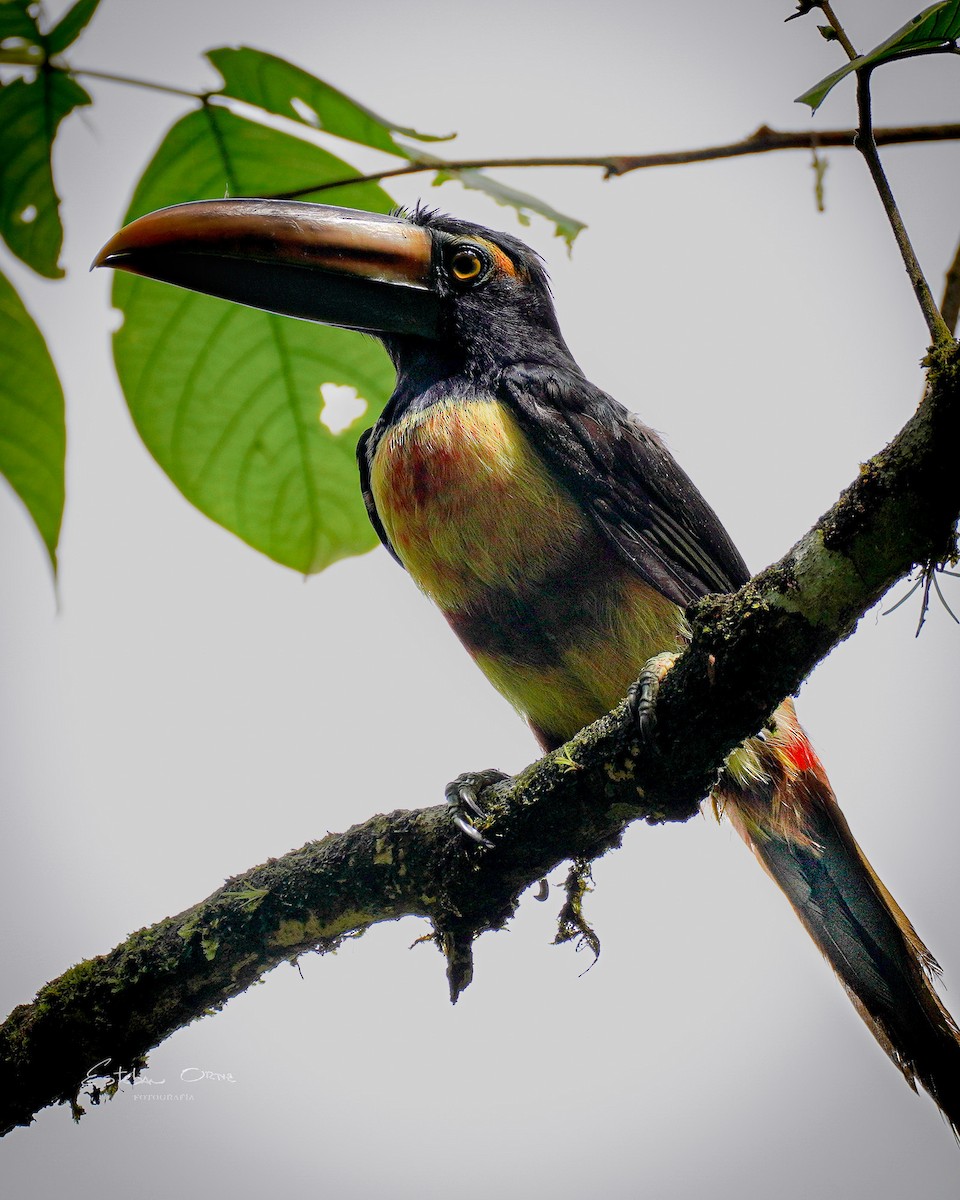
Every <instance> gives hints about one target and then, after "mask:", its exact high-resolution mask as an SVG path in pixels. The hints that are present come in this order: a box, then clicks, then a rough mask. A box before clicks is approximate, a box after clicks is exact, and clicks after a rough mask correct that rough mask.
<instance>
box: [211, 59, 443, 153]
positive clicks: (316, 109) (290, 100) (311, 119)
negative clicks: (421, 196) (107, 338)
mask: <svg viewBox="0 0 960 1200" xmlns="http://www.w3.org/2000/svg"><path fill="white" fill-rule="evenodd" d="M207 58H209V60H210V61H211V62H212V63H213V65H214V66H215V67H216V69H217V70H218V71H219V72H220V74H221V75H222V76H223V80H224V85H223V87H222V89H221V90H220V93H219V94H220V95H222V96H229V97H231V98H232V99H234V100H243V101H244V102H245V103H247V104H253V105H256V107H257V108H262V109H264V110H265V111H266V112H270V113H276V115H277V116H280V117H288V118H290V119H291V120H293V121H300V122H301V123H302V124H304V125H309V126H310V128H311V129H322V130H324V132H325V133H332V134H335V135H336V136H337V137H341V138H346V139H347V141H350V142H357V143H359V144H360V145H361V146H372V147H373V148H374V149H375V150H384V151H386V153H387V154H398V155H401V156H403V157H407V152H406V151H405V150H403V149H402V148H401V147H400V146H398V145H397V143H396V142H395V141H394V140H393V138H392V136H391V134H392V133H401V134H403V135H404V136H405V137H412V138H416V139H417V140H418V141H422V142H439V141H444V140H445V138H444V137H438V136H434V135H433V134H429V133H417V131H416V130H415V129H406V128H404V126H402V125H395V124H394V123H393V122H392V121H388V120H386V118H384V117H378V116H377V114H376V113H374V112H371V111H370V109H369V108H364V106H363V105H362V104H358V103H357V102H356V100H351V99H350V97H349V96H345V95H344V94H343V92H340V91H338V90H337V89H336V88H335V87H331V86H330V84H329V83H324V82H323V80H321V79H317V78H316V77H315V76H313V75H310V74H308V72H306V71H304V70H302V69H301V68H300V67H295V66H294V65H293V63H289V62H286V61H285V60H284V59H282V58H276V57H275V56H274V55H273V54H267V53H265V52H264V51H263V50H254V49H252V48H251V47H249V46H240V47H230V46H221V47H220V48H219V49H217V50H209V51H208V52H207ZM452 136H453V135H452V134H447V135H446V137H447V138H449V137H452Z"/></svg>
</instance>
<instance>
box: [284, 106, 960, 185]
mask: <svg viewBox="0 0 960 1200" xmlns="http://www.w3.org/2000/svg"><path fill="white" fill-rule="evenodd" d="M856 137H857V131H856V130H855V129H826V130H822V131H821V132H819V133H817V132H806V131H800V130H786V131H782V130H776V129H771V128H769V126H767V125H761V126H760V128H759V129H757V130H756V132H755V133H752V134H750V135H749V137H746V138H743V139H742V140H741V141H739V142H728V143H725V144H724V145H720V146H705V147H704V148H702V149H700V150H671V151H667V152H665V153H661V154H611V155H604V156H599V157H591V156H585V155H574V156H572V157H571V156H566V157H564V156H557V157H552V156H538V157H518V158H460V159H449V160H446V161H444V162H442V163H439V162H438V161H437V160H436V159H435V158H432V159H431V160H430V161H429V162H427V161H426V160H424V159H418V158H416V157H412V158H411V160H410V162H408V163H405V164H404V166H402V167H390V168H388V169H387V170H384V171H373V172H371V173H370V174H369V175H359V174H358V175H350V176H345V177H343V178H340V179H332V180H325V181H324V182H322V183H318V184H316V185H315V186H314V187H305V188H297V190H296V191H293V192H284V193H282V194H277V196H276V197H275V198H276V199H279V200H294V199H296V197H297V196H307V195H310V194H312V193H314V192H325V191H330V190H332V189H333V188H339V187H346V186H347V185H348V184H353V183H379V182H381V181H382V180H384V179H396V178H399V177H400V176H401V175H418V174H423V173H424V172H426V171H437V170H443V171H479V170H496V169H498V168H507V167H594V168H597V169H599V170H601V171H603V172H604V175H605V177H606V178H607V179H609V178H610V177H611V176H618V175H627V174H629V172H631V171H642V170H645V169H647V168H650V167H679V166H686V165H687V164H689V163H702V162H713V161H715V160H716V159H723V158H739V157H743V156H745V155H748V154H767V153H770V152H771V151H775V150H814V149H821V150H822V149H831V148H834V149H848V148H850V147H852V146H854V145H855V143H856ZM874 138H875V140H876V142H877V144H878V145H885V146H896V145H906V144H908V143H915V142H943V141H957V140H958V139H960V124H954V125H902V126H892V127H890V128H887V129H877V130H874Z"/></svg>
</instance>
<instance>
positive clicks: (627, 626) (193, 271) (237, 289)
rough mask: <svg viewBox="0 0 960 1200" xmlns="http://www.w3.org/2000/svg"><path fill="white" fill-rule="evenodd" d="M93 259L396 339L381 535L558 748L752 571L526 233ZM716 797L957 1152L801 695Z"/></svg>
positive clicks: (887, 920)
mask: <svg viewBox="0 0 960 1200" xmlns="http://www.w3.org/2000/svg"><path fill="white" fill-rule="evenodd" d="M97 265H99V266H110V267H116V268H120V269H122V270H126V271H132V272H135V273H138V274H141V275H146V276H150V277H152V278H155V279H161V280H165V281H167V282H168V283H173V284H178V285H179V286H181V287H187V288H192V289H194V290H196V291H201V292H206V293H209V294H212V295H215V296H222V297H224V298H226V299H229V300H234V301H238V302H240V303H242V304H248V305H252V306H254V307H257V308H263V309H267V310H269V311H271V312H274V313H283V314H288V315H290V316H294V317H302V318H307V319H311V320H315V321H321V322H325V323H328V324H331V325H339V326H344V327H347V328H351V329H358V330H363V331H366V332H368V333H372V334H375V335H376V336H377V337H379V338H380V339H381V341H382V342H383V344H384V346H385V347H386V349H387V352H388V353H389V355H390V357H391V359H392V360H393V363H394V365H395V367H396V372H397V382H396V390H395V391H394V393H393V396H392V397H391V399H390V401H389V403H388V404H387V407H386V408H385V410H384V412H383V414H382V416H381V417H380V419H379V420H378V421H377V423H376V425H374V427H373V428H372V429H371V430H369V431H368V432H367V433H366V434H365V435H364V437H363V439H362V441H361V442H360V445H359V462H360V479H361V486H362V489H363V495H364V498H365V500H366V504H367V509H368V512H369V514H370V519H371V521H372V522H373V525H374V527H375V529H376V531H377V533H378V534H379V536H380V540H381V541H382V542H383V544H384V545H385V546H386V548H387V549H388V550H389V551H390V553H391V554H392V555H393V556H394V558H396V559H397V560H398V561H399V562H400V563H401V565H402V566H403V567H405V568H406V570H407V571H408V572H409V573H410V575H411V576H412V577H413V579H414V581H415V582H416V583H417V585H418V586H419V587H420V588H421V590H422V591H424V592H425V593H426V594H427V596H429V597H430V599H431V600H433V601H434V603H435V604H437V605H438V606H439V607H440V609H441V611H442V612H443V614H444V616H445V617H446V619H447V620H448V622H449V623H450V625H451V627H452V628H453V630H454V632H455V633H456V634H457V636H458V637H459V638H460V640H461V641H462V642H463V644H464V645H465V646H466V648H467V650H468V651H469V652H470V654H471V655H472V656H473V658H474V659H475V661H476V663H477V665H478V666H479V667H480V669H481V670H482V671H483V672H484V674H485V675H486V676H487V677H488V678H489V679H490V681H491V682H492V683H493V685H494V686H495V687H496V688H497V689H498V690H499V691H500V692H502V693H503V695H504V696H505V697H506V698H507V699H508V700H509V701H510V702H511V704H513V705H514V707H515V708H517V709H518V710H519V712H520V713H521V714H522V715H523V716H524V717H525V718H526V719H527V721H528V722H529V724H530V727H531V729H532V730H533V733H534V735H535V736H536V738H537V741H538V742H539V743H540V745H541V746H542V747H543V748H544V750H551V749H554V748H555V747H557V746H559V745H561V744H562V743H563V742H565V741H567V740H568V739H569V738H570V737H572V736H573V735H574V734H575V733H577V731H578V730H580V729H581V728H582V727H583V726H585V725H587V724H588V723H590V722H592V721H594V720H595V719H597V718H598V717H600V716H602V715H603V714H604V713H606V712H607V711H609V710H610V709H611V708H613V707H614V706H615V705H616V704H617V703H618V701H620V700H621V698H622V697H623V696H624V695H625V694H626V693H627V692H628V690H629V689H630V688H631V685H633V684H634V681H635V680H636V679H637V678H638V676H639V675H640V673H641V670H642V668H643V667H644V664H645V663H647V662H648V660H650V659H652V658H654V656H659V655H662V654H664V653H665V652H666V653H669V652H677V651H679V650H681V649H682V648H683V646H684V644H685V642H686V641H687V638H688V628H687V624H686V622H685V620H684V609H685V607H686V606H688V605H689V604H691V603H692V602H693V601H695V600H697V599H698V598H699V597H701V596H704V595H705V594H707V593H710V592H728V591H732V590H734V589H736V588H738V587H740V586H741V585H742V584H743V583H745V582H746V581H747V579H748V577H749V572H748V571H747V568H746V566H745V565H744V562H743V559H742V558H741V557H740V555H739V553H738V552H737V550H736V548H735V546H734V545H733V542H732V541H731V540H730V537H729V536H728V534H727V533H726V531H725V530H724V528H723V526H722V525H721V524H720V521H719V519H718V518H717V516H716V515H715V513H714V512H713V510H712V509H711V508H710V507H709V505H708V504H707V503H706V501H705V500H704V499H703V497H702V496H701V495H700V493H699V492H698V491H697V489H696V487H694V485H693V483H692V482H691V481H690V479H689V478H688V477H687V475H685V474H684V472H683V471H682V470H681V468H680V467H679V466H678V465H677V463H676V462H675V461H674V459H673V458H672V457H671V455H670V453H669V452H668V451H667V449H666V448H665V447H664V445H663V443H662V442H661V441H660V439H659V438H658V436H657V435H656V434H655V433H654V432H653V431H652V430H650V429H649V428H647V426H645V425H644V424H643V423H642V422H641V421H640V420H638V418H637V417H636V416H634V414H633V413H631V412H629V411H628V410H627V409H626V408H624V407H623V406H622V405H621V404H618V403H617V402H616V401H615V400H613V399H612V398H611V397H610V396H608V395H606V394H605V393H604V392H602V391H601V390H600V389H599V388H598V387H595V386H594V385H593V384H592V383H590V382H589V381H588V380H587V379H586V378H585V377H584V375H583V372H582V371H581V370H580V368H579V367H578V366H577V364H576V362H575V361H574V358H573V356H572V355H571V353H570V351H569V349H568V348H567V345H566V343H565V341H564V339H563V336H562V334H561V332H560V329H559V326H558V324H557V318H556V315H555V312H554V306H553V301H552V298H551V293H550V286H549V282H548V279H547V274H546V271H545V269H544V266H543V263H542V261H541V259H540V258H539V256H538V255H537V254H535V253H534V252H533V251H532V250H530V249H529V248H528V247H527V246H525V245H524V244H523V243H522V242H520V241H518V240H517V239H516V238H514V237H511V236H509V235H508V234H505V233H495V232H492V231H491V230H489V229H484V228H483V227H481V226H479V225H473V224H468V223H467V222H465V221H458V220H454V219H453V218H451V217H448V216H442V215H440V214H438V213H434V212H428V211H425V210H422V209H418V210H417V211H416V212H413V213H411V214H400V215H394V216H381V215H375V214H370V213H363V212H356V211H352V210H349V209H340V208H331V207H325V206H321V205H313V204H305V203H298V202H288V201H267V200H245V199H233V200H220V201H211V202H201V203H193V204H183V205H178V206H176V207H174V208H168V209H163V210H161V211H160V212H156V213H151V214H150V215H148V216H145V217H141V218H140V219H139V220H136V221H134V222H133V223H132V224H130V225H128V226H127V227H126V228H125V229H123V230H121V231H120V233H118V234H116V235H115V237H114V238H113V239H112V240H111V241H110V242H109V243H108V244H107V245H106V246H105V247H104V249H103V250H102V251H101V252H100V255H99V256H98V258H97ZM658 661H660V662H663V661H664V660H663V659H659V660H658ZM713 799H714V802H715V805H716V807H717V809H718V811H722V812H723V813H725V814H726V815H727V816H728V817H729V818H730V820H731V821H732V822H733V824H734V826H735V827H736V829H737V831H738V832H739V833H740V835H741V836H742V837H743V839H744V841H746V843H747V844H748V846H750V848H751V849H752V850H753V852H754V854H755V855H756V857H757V858H758V859H759V860H760V862H761V863H762V865H763V866H764V867H765V868H766V870H767V871H768V872H769V874H770V875H772V876H773V878H774V880H775V881H776V882H777V883H778V884H779V885H780V887H781V888H782V889H783V891H784V893H785V894H786V897H787V899H788V900H789V901H790V903H791V905H792V906H793V908H794V909H795V911H796V913H797V915H798V916H799V918H800V920H801V921H802V922H803V924H804V926H805V927H806V929H807V930H808V932H809V933H810V935H811V936H812V937H813V940H814V941H815V942H816V944H817V945H818V946H819V948H820V950H821V951H822V952H823V954H824V955H825V956H826V958H827V960H828V961H829V962H830V964H831V966H832V967H833V969H834V970H835V971H836V973H837V975H838V976H839V977H840V981H841V983H842V984H843V986H844V987H845V988H846V990H847V992H848V994H849V995H850V998H851V999H852V1001H853V1003H854V1005H855V1006H856V1008H857V1011H858V1012H859V1013H860V1015H861V1016H862V1017H863V1019H864V1021H865V1022H866V1023H867V1025H868V1026H869V1028H870V1029H871V1031H872V1032H873V1033H874V1035H875V1036H876V1038H877V1040H878V1041H879V1042H880V1045H881V1046H882V1047H883V1048H884V1050H885V1051H886V1052H887V1053H888V1054H889V1055H890V1057H891V1058H892V1060H893V1061H894V1063H895V1064H896V1065H897V1066H898V1067H899V1068H900V1070H901V1071H902V1072H903V1074H904V1076H905V1077H906V1079H907V1081H908V1082H909V1083H910V1084H911V1086H914V1087H915V1085H916V1083H918V1082H919V1083H920V1084H922V1085H923V1087H924V1088H926V1089H927V1091H928V1092H929V1093H930V1094H931V1096H933V1098H934V1099H935V1100H936V1102H937V1103H938V1104H939V1105H940V1107H941V1109H942V1110H943V1112H944V1114H945V1115H946V1117H947V1119H948V1120H949V1122H950V1123H951V1125H952V1127H953V1129H954V1132H955V1133H958V1134H960V1032H958V1029H957V1026H956V1025H955V1023H954V1021H953V1020H952V1018H951V1017H950V1014H949V1013H948V1012H947V1011H946V1009H945V1008H944V1006H943V1005H942V1003H941V1002H940V1000H939V998H938V996H937V994H936V992H935V991H934V989H933V987H932V985H931V975H932V974H933V973H934V972H935V971H936V969H937V968H936V963H935V962H934V960H933V957H932V956H931V954H930V953H929V951H928V950H927V949H926V947H925V946H924V945H923V943H922V942H921V941H920V939H919V937H918V936H917V934H916V933H915V932H914V929H913V927H912V926H911V924H910V922H909V921H908V920H907V918H906V917H905V916H904V914H903V912H902V911H901V910H900V908H899V907H898V905H897V904H896V902H895V901H894V900H893V898H892V897H891V895H890V893H889V892H888V891H887V889H886V888H885V887H884V886H883V884H882V883H881V882H880V880H879V879H878V877H877V875H876V874H875V873H874V871H873V869H872V868H871V866H870V864H869V863H868V862H867V860H866V858H865V857H864V855H863V853H862V851H861V850H860V848H859V847H858V845H857V843H856V842H855V840H854V838H853V836H852V834H851V832H850V829H849V827H848V825H847V822H846V821H845V820H844V817H843V815H842V813H841V812H840V809H839V808H838V806H837V803H836V800H835V799H834V795H833V792H832V790H831V788H830V784H829V783H828V781H827V776H826V774H825V773H824V770H823V767H822V766H821V764H820V761H819V759H818V758H817V756H816V754H815V753H814V751H813V749H812V747H811V745H810V742H809V741H808V740H807V737H806V735H805V733H804V731H803V729H802V728H801V727H800V725H799V724H798V722H797V718H796V715H795V712H794V706H793V702H792V700H789V699H787V700H785V701H784V702H783V703H782V704H781V705H780V707H779V708H778V709H777V711H776V713H775V714H774V717H773V720H772V721H771V723H770V725H769V727H768V728H767V729H765V730H764V732H763V733H761V734H759V735H758V736H756V737H753V738H750V739H749V740H748V741H747V742H745V743H744V744H743V745H742V746H741V747H740V748H738V749H737V750H736V751H734V752H733V753H732V754H731V755H730V757H729V759H728V761H727V763H726V767H725V770H724V772H723V775H722V777H721V780H720V782H719V784H718V785H717V787H716V790H715V793H714V796H713ZM466 800H467V803H469V800H470V797H469V790H468V794H467V796H466Z"/></svg>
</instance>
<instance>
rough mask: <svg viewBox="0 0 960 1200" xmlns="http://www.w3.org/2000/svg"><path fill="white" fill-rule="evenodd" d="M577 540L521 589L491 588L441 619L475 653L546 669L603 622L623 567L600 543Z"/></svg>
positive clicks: (597, 541)
mask: <svg viewBox="0 0 960 1200" xmlns="http://www.w3.org/2000/svg"><path fill="white" fill-rule="evenodd" d="M585 542H586V539H582V540H580V542H579V544H578V546H577V548H576V552H573V553H571V554H569V555H568V556H566V557H565V560H564V563H563V564H562V565H561V566H559V567H558V568H557V569H556V570H555V571H552V572H551V573H550V574H549V575H547V576H544V577H542V578H540V579H537V580H535V581H533V582H532V583H531V584H529V585H528V586H525V587H524V588H523V589H522V590H520V591H514V590H512V589H507V588H503V589H491V590H490V591H489V592H487V594H486V595H485V596H484V597H483V599H482V600H478V601H475V602H474V603H473V604H471V605H470V607H469V608H466V609H461V610H460V611H457V612H447V613H444V616H445V617H446V618H447V621H448V622H449V623H450V627H451V628H452V629H453V631H454V632H455V633H456V635H457V637H458V638H460V640H461V641H462V642H463V644H464V645H465V646H466V648H467V649H468V650H469V651H470V652H471V653H473V654H478V653H479V654H488V655H492V656H494V657H496V658H506V659H509V660H510V661H511V662H515V663H518V664H522V665H524V666H531V667H532V666H549V665H551V664H553V663H557V662H559V660H560V656H561V655H562V653H563V651H564V649H565V648H566V647H568V646H570V645H571V644H572V643H574V642H575V641H576V640H577V636H578V633H579V631H580V630H582V629H584V628H586V627H592V626H595V625H596V624H597V622H598V621H599V620H601V618H602V613H603V609H604V608H605V607H606V605H607V604H608V603H609V602H610V600H611V599H612V597H610V595H609V593H610V591H611V588H613V587H614V586H615V584H616V580H617V577H618V576H619V575H620V574H621V572H622V569H623V568H622V566H621V564H620V562H619V560H618V559H616V558H615V557H614V556H613V554H611V553H610V552H609V551H607V549H606V547H605V546H604V545H603V544H602V543H601V542H600V541H599V539H594V538H590V540H589V542H586V544H584V543H585Z"/></svg>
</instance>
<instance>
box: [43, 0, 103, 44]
mask: <svg viewBox="0 0 960 1200" xmlns="http://www.w3.org/2000/svg"><path fill="white" fill-rule="evenodd" d="M99 3H100V0H77V2H76V4H74V5H73V7H72V8H69V9H67V11H66V12H65V13H64V14H63V16H62V17H61V18H60V20H59V21H58V22H57V24H56V25H55V26H54V27H53V29H51V30H50V32H49V33H48V34H47V53H48V54H60V53H61V52H62V51H64V50H66V48H67V47H68V46H70V45H72V44H73V43H74V42H75V41H76V40H77V38H78V37H79V36H80V34H81V33H83V31H84V29H86V27H87V25H88V24H89V23H90V18H91V17H92V16H93V14H94V13H95V12H96V11H97V6H98V5H99Z"/></svg>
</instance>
